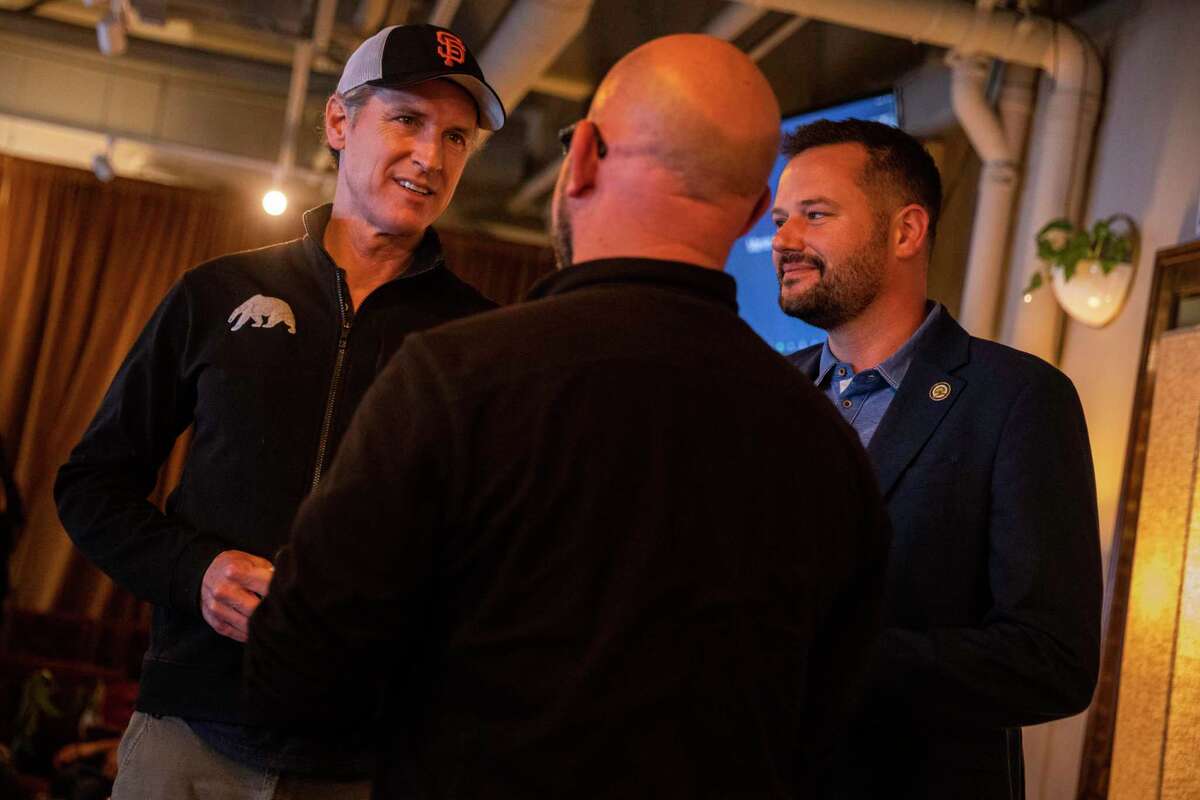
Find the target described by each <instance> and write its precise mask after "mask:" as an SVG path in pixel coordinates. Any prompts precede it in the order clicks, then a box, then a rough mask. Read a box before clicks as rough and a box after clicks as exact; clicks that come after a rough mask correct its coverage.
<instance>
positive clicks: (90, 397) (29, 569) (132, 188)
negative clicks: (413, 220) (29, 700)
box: [0, 156, 552, 619]
mask: <svg viewBox="0 0 1200 800" xmlns="http://www.w3.org/2000/svg"><path fill="white" fill-rule="evenodd" d="M256 206H257V202H256V200H255V199H254V198H249V197H242V196H239V195H235V194H230V193H222V192H215V191H201V190H196V189H188V188H178V187H166V186H160V185H156V184H150V183H145V182H142V181H132V180H121V179H117V180H116V181H113V182H112V183H109V184H102V183H99V182H98V181H97V180H96V179H95V177H94V176H93V175H92V174H91V173H89V172H84V171H81V170H76V169H70V168H66V167H57V166H51V165H47V164H41V163H35V162H30V161H24V160H21V159H17V158H12V157H8V156H0V440H3V442H4V443H5V447H6V449H7V451H8V452H7V455H8V458H9V460H10V462H11V463H12V464H13V472H14V477H15V479H16V484H17V486H18V487H19V488H20V490H21V494H22V496H23V497H24V499H25V505H26V509H27V521H26V525H25V528H24V531H23V533H22V534H21V536H20V538H19V540H18V542H17V546H16V549H15V551H14V554H13V559H12V564H11V570H12V578H13V603H14V605H15V606H16V607H18V608H22V609H27V610H31V611H39V612H44V611H54V612H59V613H66V614H77V615H81V616H86V617H93V618H95V617H105V618H109V619H113V618H118V619H131V618H134V617H144V614H145V609H144V608H143V607H142V606H141V604H139V603H137V602H136V601H134V600H133V598H132V597H130V596H129V595H128V594H127V593H125V592H123V591H120V590H114V588H113V586H112V584H111V583H110V582H109V581H108V579H107V578H105V577H103V576H102V575H101V574H100V573H99V572H98V571H97V570H95V569H94V568H93V567H92V566H91V565H90V564H88V563H87V562H86V561H85V560H84V559H83V558H82V557H81V556H80V555H79V554H78V553H76V552H75V551H74V549H73V547H72V545H71V543H70V540H69V539H68V538H67V537H66V534H65V533H64V532H63V530H62V527H61V526H60V524H59V522H58V515H57V513H56V511H55V508H54V501H53V497H52V495H51V492H52V488H53V484H54V476H55V473H56V471H57V469H58V466H59V465H60V464H61V463H62V462H63V461H64V460H65V459H66V457H67V455H68V454H69V452H70V450H71V448H72V447H73V446H74V444H75V442H76V441H78V439H79V437H80V436H81V435H82V433H83V431H84V429H85V428H86V427H87V424H88V423H89V422H90V421H91V418H92V415H93V414H94V413H95V411H96V408H97V406H98V405H99V403H100V399H101V397H102V396H103V394H104V391H105V389H106V388H107V387H108V384H109V382H110V381H111V380H112V377H113V375H114V374H115V373H116V371H117V368H118V367H119V366H120V363H121V360H122V359H123V358H124V356H125V354H126V352H127V351H128V350H129V348H130V346H131V345H132V344H133V340H134V339H135V338H136V336H137V334H138V333H139V331H140V330H141V328H142V326H143V325H144V324H145V322H146V320H147V319H148V318H149V316H150V314H151V312H152V311H153V310H154V308H155V306H156V305H157V304H158V302H159V300H160V299H161V298H162V297H163V295H164V294H165V293H166V291H167V290H168V288H170V286H171V285H172V284H173V283H174V282H175V280H176V279H177V278H178V277H179V276H180V274H181V273H182V272H183V271H184V270H186V269H187V268H189V267H191V266H194V265H195V264H197V263H199V262H201V261H204V260H205V259H208V258H212V257H214V256H217V255H220V254H222V253H227V252H231V251H234V250H239V249H245V248H249V247H258V246H262V245H265V244H269V243H272V242H278V241H283V240H286V239H290V238H294V237H295V236H298V235H300V234H301V232H302V227H301V224H300V213H299V211H289V213H288V214H286V215H284V216H283V217H279V218H271V217H268V216H266V215H265V214H263V213H262V211H261V210H260V209H259V208H257V207H256ZM443 238H444V240H445V242H446V249H447V255H448V261H449V262H450V263H451V264H452V265H461V266H462V270H461V273H462V274H463V276H464V279H466V280H468V281H470V282H472V283H474V284H476V285H477V286H478V287H479V288H480V291H482V292H484V293H485V294H487V295H488V296H490V297H492V298H493V299H495V300H497V301H499V302H511V301H512V300H514V299H516V298H517V297H519V296H520V295H521V294H522V293H523V292H524V290H525V288H527V286H528V285H529V284H530V283H532V281H533V280H535V279H536V278H537V277H538V276H539V275H541V274H543V273H544V272H547V271H549V270H550V269H551V268H552V261H551V258H550V255H549V253H548V252H547V251H543V250H542V249H540V248H531V247H521V246H515V245H509V244H506V243H503V242H498V241H494V240H488V239H479V238H476V237H470V236H463V235H454V234H449V233H448V234H446V235H445V236H444V237H443ZM185 439H186V437H183V438H182V439H181V441H180V443H179V446H177V447H176V449H175V452H174V453H173V454H172V456H171V459H170V460H169V462H168V464H167V465H166V466H165V467H164V470H163V475H162V478H161V480H160V487H159V490H158V491H157V492H156V499H160V500H161V498H162V497H163V496H164V495H165V491H164V487H166V486H169V485H173V483H174V481H175V480H177V478H178V475H179V472H180V468H181V466H182V460H183V455H184V452H185V447H186V441H185Z"/></svg>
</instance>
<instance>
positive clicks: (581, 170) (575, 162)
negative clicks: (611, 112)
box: [563, 119, 600, 197]
mask: <svg viewBox="0 0 1200 800" xmlns="http://www.w3.org/2000/svg"><path fill="white" fill-rule="evenodd" d="M598 144H599V143H598V142H597V141H596V126H595V125H593V124H592V122H591V120H586V119H585V120H580V122H579V125H578V126H577V127H576V128H575V135H574V136H572V137H571V149H570V150H568V151H567V155H566V157H565V158H566V162H567V167H568V169H567V182H566V185H565V186H563V191H564V192H565V193H566V195H567V197H580V196H582V195H584V194H587V193H588V192H590V191H591V190H592V189H593V188H594V187H595V185H596V168H597V166H598V165H599V162H600V155H599V153H598V152H597V145H598Z"/></svg>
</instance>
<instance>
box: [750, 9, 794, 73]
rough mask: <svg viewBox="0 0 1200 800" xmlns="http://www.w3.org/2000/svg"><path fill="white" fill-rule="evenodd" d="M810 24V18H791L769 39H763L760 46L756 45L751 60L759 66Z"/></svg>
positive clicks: (772, 33) (768, 37)
mask: <svg viewBox="0 0 1200 800" xmlns="http://www.w3.org/2000/svg"><path fill="white" fill-rule="evenodd" d="M807 23H808V17H791V18H790V19H788V21H787V22H785V23H783V24H782V25H780V26H779V27H778V28H776V29H775V30H773V31H771V33H770V35H768V36H767V38H765V39H763V40H762V41H761V42H759V43H758V44H756V45H754V49H753V50H751V51H750V53H749V56H750V60H751V61H753V62H754V63H755V64H757V63H758V62H759V61H762V60H763V59H764V58H766V57H767V55H769V54H770V53H772V52H773V51H774V50H775V48H776V47H779V45H781V44H783V43H784V42H786V41H787V40H788V39H789V38H791V35H792V34H793V33H795V32H796V31H798V30H800V29H801V28H803V27H804V26H805V25H806V24H807Z"/></svg>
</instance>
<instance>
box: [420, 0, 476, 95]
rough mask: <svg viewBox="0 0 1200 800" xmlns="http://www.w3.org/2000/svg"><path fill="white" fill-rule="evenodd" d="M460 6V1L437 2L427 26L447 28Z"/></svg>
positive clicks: (442, 0)
mask: <svg viewBox="0 0 1200 800" xmlns="http://www.w3.org/2000/svg"><path fill="white" fill-rule="evenodd" d="M460 5H462V0H438V2H437V5H435V6H434V7H433V13H431V14H430V15H429V24H430V25H437V26H438V27H441V28H449V27H450V23H451V22H454V15H455V14H457V13H458V7H459V6H460ZM485 74H486V73H485ZM488 77H491V76H490V75H489V76H488Z"/></svg>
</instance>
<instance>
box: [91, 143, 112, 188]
mask: <svg viewBox="0 0 1200 800" xmlns="http://www.w3.org/2000/svg"><path fill="white" fill-rule="evenodd" d="M112 152H113V137H111V136H109V137H107V138H106V139H105V140H104V150H103V151H102V152H99V153H96V155H95V156H94V157H93V158H92V172H93V173H94V174H95V175H96V180H98V181H100V182H101V183H110V182H111V181H112V179H113V178H115V177H117V170H116V169H115V168H114V167H113V163H112Z"/></svg>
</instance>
